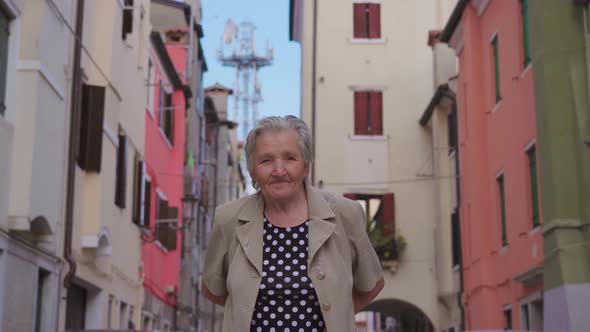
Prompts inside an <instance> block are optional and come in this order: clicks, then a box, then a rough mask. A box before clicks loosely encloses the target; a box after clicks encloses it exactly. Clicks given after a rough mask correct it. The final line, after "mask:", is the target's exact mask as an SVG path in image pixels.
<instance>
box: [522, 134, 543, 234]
mask: <svg viewBox="0 0 590 332" xmlns="http://www.w3.org/2000/svg"><path fill="white" fill-rule="evenodd" d="M525 153H526V156H527V158H526V159H527V170H528V176H529V195H530V196H529V202H530V204H531V205H530V212H529V213H530V217H531V221H532V224H533V229H534V228H537V227H539V226H541V211H540V204H539V203H540V201H539V181H538V179H539V178H538V174H539V173H538V167H537V165H538V162H537V147H536V144H535V143H532V144H531V145H530V146H529V147H527V148H526V150H525Z"/></svg>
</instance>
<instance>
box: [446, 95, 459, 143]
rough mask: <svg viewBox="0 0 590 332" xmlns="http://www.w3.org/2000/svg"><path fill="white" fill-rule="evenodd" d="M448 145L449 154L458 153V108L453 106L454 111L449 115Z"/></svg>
mask: <svg viewBox="0 0 590 332" xmlns="http://www.w3.org/2000/svg"><path fill="white" fill-rule="evenodd" d="M447 119H448V127H449V131H448V144H449V154H450V153H452V152H454V151H457V141H458V132H457V107H455V105H453V109H452V111H451V112H450V113H449V115H448V117H447Z"/></svg>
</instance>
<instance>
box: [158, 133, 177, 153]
mask: <svg viewBox="0 0 590 332" xmlns="http://www.w3.org/2000/svg"><path fill="white" fill-rule="evenodd" d="M160 135H162V138H163V139H164V142H166V145H168V148H169V149H170V150H172V149H173V148H174V147H173V146H172V143H171V142H170V140H169V139H168V136H166V134H164V131H163V130H162V127H160Z"/></svg>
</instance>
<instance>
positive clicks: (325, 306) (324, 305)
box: [322, 303, 331, 311]
mask: <svg viewBox="0 0 590 332" xmlns="http://www.w3.org/2000/svg"><path fill="white" fill-rule="evenodd" d="M330 308H331V306H330V303H324V304H322V309H324V311H328V310H330Z"/></svg>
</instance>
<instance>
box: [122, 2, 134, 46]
mask: <svg viewBox="0 0 590 332" xmlns="http://www.w3.org/2000/svg"><path fill="white" fill-rule="evenodd" d="M123 4H124V5H125V7H133V0H125V1H123ZM132 31H133V9H131V8H130V9H123V23H122V31H121V33H122V35H121V38H123V40H125V39H127V34H130V33H131V32H132Z"/></svg>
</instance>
